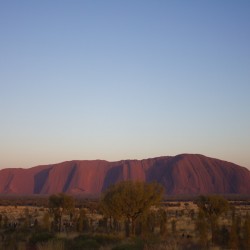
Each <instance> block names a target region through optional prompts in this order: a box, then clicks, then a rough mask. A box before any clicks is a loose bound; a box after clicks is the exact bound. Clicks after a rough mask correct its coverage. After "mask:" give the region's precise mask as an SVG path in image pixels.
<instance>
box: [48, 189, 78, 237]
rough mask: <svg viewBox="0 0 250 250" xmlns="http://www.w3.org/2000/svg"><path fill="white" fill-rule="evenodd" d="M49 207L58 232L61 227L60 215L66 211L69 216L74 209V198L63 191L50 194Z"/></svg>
mask: <svg viewBox="0 0 250 250" xmlns="http://www.w3.org/2000/svg"><path fill="white" fill-rule="evenodd" d="M49 209H50V212H51V213H52V214H53V216H54V226H55V229H56V230H58V231H59V232H60V231H61V228H62V216H63V214H65V213H68V214H70V217H71V214H73V211H74V209H75V200H74V198H73V197H71V196H68V195H66V194H64V193H61V194H57V195H51V196H50V197H49Z"/></svg>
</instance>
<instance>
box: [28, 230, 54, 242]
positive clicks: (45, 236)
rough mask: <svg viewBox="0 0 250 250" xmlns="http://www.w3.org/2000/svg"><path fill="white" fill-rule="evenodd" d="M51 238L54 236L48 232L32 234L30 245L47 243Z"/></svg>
mask: <svg viewBox="0 0 250 250" xmlns="http://www.w3.org/2000/svg"><path fill="white" fill-rule="evenodd" d="M53 238H54V234H52V233H49V232H39V233H33V234H32V235H31V237H30V243H31V244H33V245H35V244H37V243H41V242H47V241H49V240H52V239H53Z"/></svg>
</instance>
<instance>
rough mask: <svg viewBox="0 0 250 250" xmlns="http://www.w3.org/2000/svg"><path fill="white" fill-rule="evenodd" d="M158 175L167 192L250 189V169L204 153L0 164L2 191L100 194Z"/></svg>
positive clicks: (246, 190)
mask: <svg viewBox="0 0 250 250" xmlns="http://www.w3.org/2000/svg"><path fill="white" fill-rule="evenodd" d="M128 179H133V180H140V181H146V182H151V181H157V182H159V183H161V184H162V185H163V186H164V187H165V190H166V194H172V195H176V194H209V193H218V194H250V171H249V170H248V169H246V168H243V167H240V166H238V165H236V164H233V163H229V162H226V161H221V160H217V159H213V158H209V157H206V156H203V155H194V154H182V155H177V156H173V157H170V156H166V157H158V158H152V159H146V160H140V161H139V160H124V161H118V162H107V161H101V160H94V161H67V162H63V163H58V164H53V165H44V166H37V167H33V168H29V169H21V168H8V169H3V170H0V193H2V194H22V195H24V194H53V193H59V192H66V193H69V194H76V195H81V194H82V195H96V194H99V193H101V192H102V191H103V190H105V189H106V188H107V187H108V186H109V185H111V184H113V183H116V182H119V181H121V180H128Z"/></svg>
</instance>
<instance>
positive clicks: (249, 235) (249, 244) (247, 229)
mask: <svg viewBox="0 0 250 250" xmlns="http://www.w3.org/2000/svg"><path fill="white" fill-rule="evenodd" d="M243 245H244V249H250V215H249V214H248V213H247V215H246V218H245V222H244V225H243Z"/></svg>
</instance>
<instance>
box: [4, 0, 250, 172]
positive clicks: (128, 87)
mask: <svg viewBox="0 0 250 250" xmlns="http://www.w3.org/2000/svg"><path fill="white" fill-rule="evenodd" d="M0 38H1V39H0V55H1V56H0V119H1V120H0V168H5V167H31V166H35V165H38V164H47V163H55V162H61V161H65V160H72V159H89V160H91V159H105V160H111V161H112V160H120V159H143V158H149V157H156V156H162V155H176V154H179V153H201V154H204V155H207V156H211V157H216V158H219V159H223V160H227V161H232V162H235V163H237V164H239V165H242V166H245V167H248V168H250V156H249V155H250V1H248V0H245V1H244V0H241V1H230V0H224V1H223V0H220V1H218V0H216V1H215V0H211V1H198V0H197V1H195V0H193V1H184V0H183V1H178V0H177V1H174V0H172V1H160V0H159V1H139V0H138V1H132V0H131V1H129V0H128V1H93V0H91V1H90V0H89V1H76V0H74V1H59V0H57V1H56V0H54V1H49V0H47V1H31V0H30V1H17V0H16V1H1V2H0Z"/></svg>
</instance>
